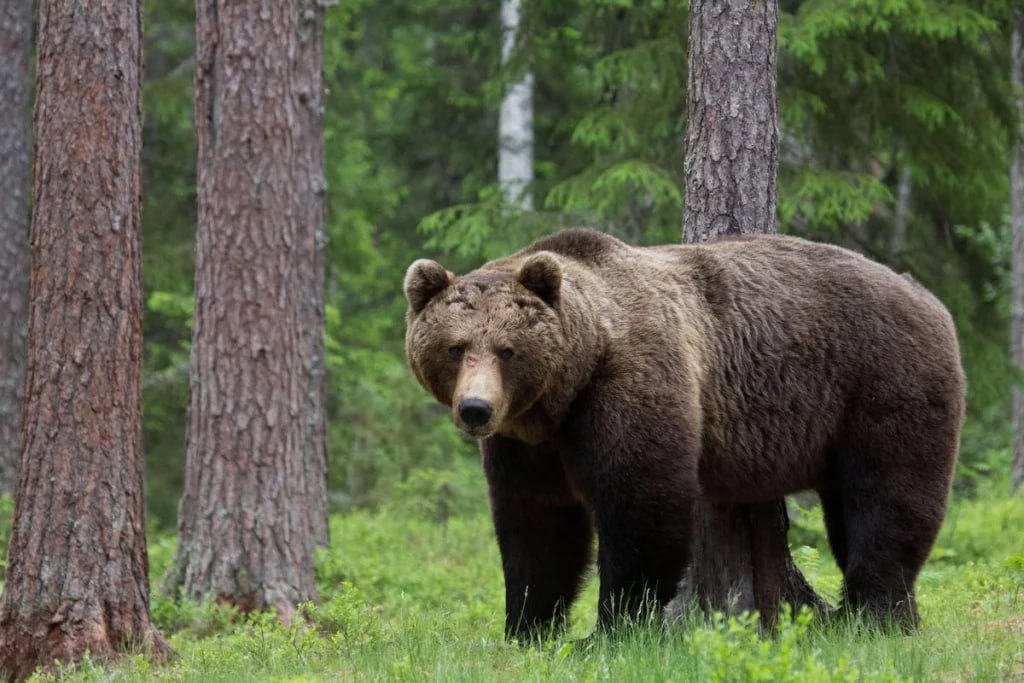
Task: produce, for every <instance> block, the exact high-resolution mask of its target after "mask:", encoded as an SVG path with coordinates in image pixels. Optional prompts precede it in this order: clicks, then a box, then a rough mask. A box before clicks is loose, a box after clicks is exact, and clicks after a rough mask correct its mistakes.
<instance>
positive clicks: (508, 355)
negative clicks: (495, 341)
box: [498, 349, 516, 360]
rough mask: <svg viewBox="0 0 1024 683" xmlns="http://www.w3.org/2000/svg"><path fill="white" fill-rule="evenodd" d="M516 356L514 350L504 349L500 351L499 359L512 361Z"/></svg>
mask: <svg viewBox="0 0 1024 683" xmlns="http://www.w3.org/2000/svg"><path fill="white" fill-rule="evenodd" d="M515 355H516V352H515V351H513V350H512V349H502V350H501V351H498V358H500V359H502V360H512V358H513V357H515Z"/></svg>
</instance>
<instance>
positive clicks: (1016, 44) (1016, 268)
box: [1010, 10, 1024, 491]
mask: <svg viewBox="0 0 1024 683" xmlns="http://www.w3.org/2000/svg"><path fill="white" fill-rule="evenodd" d="M1022 33H1024V11H1021V10H1017V11H1016V12H1014V17H1013V33H1012V35H1011V38H1010V81H1011V83H1012V85H1013V90H1014V94H1015V97H1016V99H1017V114H1018V116H1019V117H1020V118H1021V119H1022V120H1024V44H1022V35H1021V34H1022ZM1011 158H1012V161H1011V162H1010V223H1011V228H1012V230H1013V255H1012V271H1013V275H1012V277H1013V283H1012V288H1011V293H1010V296H1011V304H1012V310H1013V316H1012V319H1011V323H1010V334H1011V341H1010V348H1011V350H1012V352H1013V361H1014V363H1016V365H1017V367H1018V368H1024V136H1022V135H1021V128H1020V127H1018V131H1017V138H1016V140H1015V141H1014V144H1013V155H1012V157H1011ZM1013 428H1014V439H1013V468H1012V470H1011V473H1010V480H1011V484H1012V486H1013V489H1014V490H1017V491H1024V391H1022V389H1021V387H1020V386H1019V385H1015V386H1014V388H1013Z"/></svg>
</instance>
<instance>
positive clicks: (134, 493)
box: [0, 0, 168, 678]
mask: <svg viewBox="0 0 1024 683" xmlns="http://www.w3.org/2000/svg"><path fill="white" fill-rule="evenodd" d="M141 31H142V23H141V3H139V2H115V0H95V1H94V2H91V3H87V4H80V3H65V2H60V1H59V0H42V1H41V2H40V4H39V52H38V55H39V61H38V71H37V72H38V89H37V99H36V102H37V105H36V132H37V136H38V145H37V147H36V158H35V181H34V204H35V214H34V216H33V222H32V241H31V253H32V270H31V283H30V291H31V296H30V302H31V303H30V308H29V326H28V373H27V377H26V400H25V412H24V427H23V431H22V442H21V443H22V458H21V474H20V477H19V481H18V491H17V496H16V505H15V510H14V527H13V533H12V536H11V541H10V548H9V550H8V556H7V583H6V585H5V587H4V597H3V606H2V609H0V668H2V669H3V671H4V673H5V674H6V675H8V676H11V677H16V678H24V677H26V676H27V675H28V674H30V673H31V672H32V670H33V669H34V668H35V667H36V666H37V665H42V666H49V665H51V664H52V663H53V662H54V661H55V660H59V661H63V662H70V661H75V660H77V659H79V658H81V656H82V655H83V653H84V652H85V651H86V650H88V651H89V652H90V653H91V654H92V655H93V656H94V657H101V658H102V657H107V656H113V655H116V654H117V653H120V652H122V651H125V650H134V649H137V648H140V647H141V648H145V649H148V650H150V651H151V652H152V653H153V654H154V655H156V656H158V657H160V656H162V655H164V654H166V653H167V652H168V648H167V645H166V644H165V643H164V641H163V639H162V638H161V637H160V634H159V633H158V632H157V631H156V630H155V629H154V627H153V625H152V623H151V622H150V617H149V577H148V575H147V574H148V560H147V555H146V524H145V519H144V505H143V457H142V424H141V405H140V404H141V399H140V392H139V375H140V372H141V356H142V335H141V316H142V286H141V277H140V253H139V242H140V238H139V236H140V229H141V224H140V196H139V177H140V175H139V174H140V170H139V164H140V162H139V159H140V157H139V154H140V148H141V137H140V136H141V99H140V96H141V87H142V81H141V65H142V50H141V42H140V41H141Z"/></svg>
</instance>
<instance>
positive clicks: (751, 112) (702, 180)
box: [673, 0, 826, 626]
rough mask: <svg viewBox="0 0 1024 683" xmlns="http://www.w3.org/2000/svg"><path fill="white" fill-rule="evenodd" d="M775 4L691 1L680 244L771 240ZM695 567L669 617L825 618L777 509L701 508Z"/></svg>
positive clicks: (779, 505)
mask: <svg viewBox="0 0 1024 683" xmlns="http://www.w3.org/2000/svg"><path fill="white" fill-rule="evenodd" d="M777 15H778V6H777V3H776V2H775V1H774V0H771V1H768V2H753V3H751V2H747V0H691V2H690V43H689V83H688V88H687V91H688V96H687V111H688V112H689V120H688V124H687V133H686V156H685V164H686V212H685V216H684V221H683V236H684V241H686V242H703V241H706V240H708V239H713V238H716V237H722V236H727V235H747V234H755V233H772V232H775V231H776V222H775V182H776V171H777V164H778V124H777V117H776V95H775V90H776V88H775V59H776V25H777ZM695 522H696V539H697V540H696V543H695V547H694V549H693V557H694V560H693V563H692V565H691V566H690V568H689V570H688V571H687V574H686V575H685V576H684V578H683V580H682V581H681V582H680V589H679V596H678V597H677V599H676V601H675V604H674V606H673V610H678V609H680V608H682V607H684V606H685V605H687V604H689V603H691V602H694V601H696V602H698V604H700V605H701V606H702V607H704V608H705V609H709V610H722V611H727V612H736V611H744V610H750V611H753V610H757V611H759V612H760V613H761V618H762V620H763V622H764V623H765V624H766V625H767V626H770V625H772V624H773V623H774V620H775V618H776V616H777V613H778V607H779V604H780V602H781V601H786V602H789V603H791V604H793V605H796V606H800V605H805V604H807V605H812V606H814V607H816V608H819V609H825V608H826V605H825V603H824V601H823V600H821V598H819V597H818V596H817V595H816V594H815V593H814V591H813V590H812V589H811V587H810V586H809V585H808V584H807V582H806V581H805V580H804V578H803V576H802V575H801V574H800V571H799V569H797V567H796V565H795V564H794V563H793V560H792V558H791V557H790V554H789V546H788V543H787V538H786V534H787V531H788V529H789V518H788V516H787V514H786V506H785V502H784V501H782V500H780V501H776V502H772V503H763V504H758V505H724V504H708V503H706V504H701V505H699V506H698V508H697V515H696V520H695Z"/></svg>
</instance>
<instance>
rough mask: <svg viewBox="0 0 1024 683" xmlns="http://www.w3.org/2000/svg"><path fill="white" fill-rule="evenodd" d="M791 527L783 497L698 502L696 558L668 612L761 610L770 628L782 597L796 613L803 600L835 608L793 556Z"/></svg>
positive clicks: (822, 609) (673, 615) (825, 610)
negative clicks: (744, 502)
mask: <svg viewBox="0 0 1024 683" xmlns="http://www.w3.org/2000/svg"><path fill="white" fill-rule="evenodd" d="M788 532H789V516H788V515H787V513H786V504H785V501H776V502H772V503H758V504H754V505H733V504H715V503H704V504H701V505H698V506H697V507H696V509H695V519H694V538H695V539H696V542H695V547H694V548H693V559H692V560H691V562H690V566H689V567H688V568H687V571H686V573H685V574H684V576H683V578H682V580H681V581H680V582H679V590H678V592H677V593H676V597H675V598H674V599H673V600H672V601H671V602H670V603H669V604H668V606H667V607H666V608H665V616H666V617H667V618H669V619H678V618H680V617H684V616H685V615H686V614H687V613H688V612H689V610H690V609H692V607H693V606H697V607H699V608H700V609H701V610H702V611H703V612H705V613H706V614H710V613H712V612H724V613H726V614H738V613H741V612H757V613H759V614H760V616H761V625H762V627H763V628H764V629H765V630H771V629H773V628H774V626H775V623H776V620H777V619H778V614H779V607H780V605H781V604H782V603H784V602H785V603H788V604H789V605H790V606H791V607H792V608H793V611H794V613H795V612H796V611H798V610H799V609H800V608H802V607H804V606H807V607H810V608H811V609H812V610H814V611H815V612H817V613H819V614H829V613H831V612H834V611H835V607H833V606H832V605H830V604H829V603H828V602H827V601H825V599H824V598H822V597H821V596H820V595H818V594H817V593H816V592H815V591H814V589H813V588H811V586H810V584H809V583H807V580H806V579H805V578H804V576H803V574H801V573H800V570H799V568H797V566H796V564H795V563H794V562H793V558H792V556H791V555H790V554H789V544H788V540H787V533H788Z"/></svg>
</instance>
